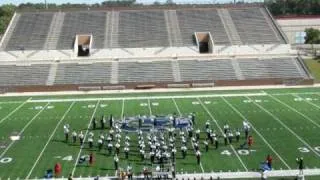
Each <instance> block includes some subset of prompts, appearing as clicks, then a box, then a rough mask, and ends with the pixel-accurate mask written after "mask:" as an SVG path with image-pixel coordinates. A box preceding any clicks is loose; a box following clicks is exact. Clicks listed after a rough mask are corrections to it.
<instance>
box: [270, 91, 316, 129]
mask: <svg viewBox="0 0 320 180" xmlns="http://www.w3.org/2000/svg"><path fill="white" fill-rule="evenodd" d="M269 97H271V98H272V99H274V100H276V101H277V102H279V103H281V104H283V105H285V106H286V107H288V108H289V109H291V110H292V111H294V112H296V113H298V114H300V115H301V116H302V117H304V118H305V119H307V120H308V121H310V122H311V123H312V124H314V125H315V126H317V127H318V128H320V125H319V124H318V123H316V122H315V121H313V120H312V119H311V118H309V117H308V116H306V115H305V114H303V113H301V112H300V111H298V110H297V109H295V108H294V107H292V106H290V105H288V104H287V103H285V102H283V101H281V100H280V99H278V98H276V97H274V96H272V95H271V94H269Z"/></svg>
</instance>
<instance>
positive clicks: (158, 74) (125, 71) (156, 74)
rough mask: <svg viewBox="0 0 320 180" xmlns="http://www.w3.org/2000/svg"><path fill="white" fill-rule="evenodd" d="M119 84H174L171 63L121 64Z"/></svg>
mask: <svg viewBox="0 0 320 180" xmlns="http://www.w3.org/2000/svg"><path fill="white" fill-rule="evenodd" d="M119 82H122V83H124V82H173V75H172V66H171V61H154V62H119Z"/></svg>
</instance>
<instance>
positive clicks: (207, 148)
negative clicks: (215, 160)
mask: <svg viewBox="0 0 320 180" xmlns="http://www.w3.org/2000/svg"><path fill="white" fill-rule="evenodd" d="M204 145H205V149H206V152H208V151H209V143H208V141H207V140H205V141H204Z"/></svg>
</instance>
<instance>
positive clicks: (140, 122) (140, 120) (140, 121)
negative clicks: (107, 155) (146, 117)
mask: <svg viewBox="0 0 320 180" xmlns="http://www.w3.org/2000/svg"><path fill="white" fill-rule="evenodd" d="M141 127H142V119H141V117H139V129H141Z"/></svg>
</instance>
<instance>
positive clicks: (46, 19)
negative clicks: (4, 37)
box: [5, 13, 53, 50]
mask: <svg viewBox="0 0 320 180" xmlns="http://www.w3.org/2000/svg"><path fill="white" fill-rule="evenodd" d="M52 17H53V13H21V16H20V19H19V21H18V22H17V25H16V26H15V28H14V30H13V33H12V35H11V37H10V39H9V41H8V43H7V45H6V47H5V50H38V49H42V48H43V45H44V43H45V41H46V38H47V35H48V32H49V28H50V24H51V21H52Z"/></svg>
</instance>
